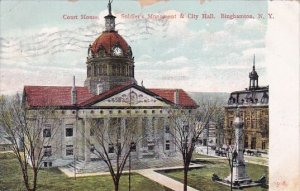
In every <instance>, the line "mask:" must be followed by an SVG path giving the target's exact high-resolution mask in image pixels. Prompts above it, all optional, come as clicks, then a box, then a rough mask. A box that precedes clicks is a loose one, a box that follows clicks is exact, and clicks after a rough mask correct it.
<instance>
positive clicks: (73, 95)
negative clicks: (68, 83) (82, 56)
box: [71, 76, 77, 105]
mask: <svg viewBox="0 0 300 191" xmlns="http://www.w3.org/2000/svg"><path fill="white" fill-rule="evenodd" d="M76 102H77V91H76V86H75V76H73V86H72V89H71V104H72V105H76Z"/></svg>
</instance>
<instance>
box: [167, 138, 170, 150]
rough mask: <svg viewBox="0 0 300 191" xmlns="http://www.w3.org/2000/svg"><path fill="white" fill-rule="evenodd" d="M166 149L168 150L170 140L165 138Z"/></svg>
mask: <svg viewBox="0 0 300 191" xmlns="http://www.w3.org/2000/svg"><path fill="white" fill-rule="evenodd" d="M166 150H170V141H169V140H166Z"/></svg>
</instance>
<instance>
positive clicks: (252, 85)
mask: <svg viewBox="0 0 300 191" xmlns="http://www.w3.org/2000/svg"><path fill="white" fill-rule="evenodd" d="M249 78H250V82H249V90H253V89H257V88H258V74H257V72H256V71H255V55H254V57H253V67H252V71H251V72H250V73H249Z"/></svg>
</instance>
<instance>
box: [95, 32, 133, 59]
mask: <svg viewBox="0 0 300 191" xmlns="http://www.w3.org/2000/svg"><path fill="white" fill-rule="evenodd" d="M117 43H118V44H119V46H120V47H121V48H122V50H123V51H124V52H127V51H128V44H127V42H126V41H125V40H124V38H123V37H122V36H121V35H119V34H118V33H117V32H103V33H102V34H101V35H100V36H99V37H98V38H97V39H96V40H95V41H94V43H93V44H92V51H93V53H96V52H97V51H98V49H99V48H100V46H101V45H102V46H103V47H104V48H105V51H106V52H107V53H108V54H110V50H111V48H112V47H114V45H115V44H117Z"/></svg>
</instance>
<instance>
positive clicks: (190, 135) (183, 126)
mask: <svg viewBox="0 0 300 191" xmlns="http://www.w3.org/2000/svg"><path fill="white" fill-rule="evenodd" d="M216 108H217V102H215V101H206V102H202V103H201V104H200V106H199V108H198V109H197V110H194V111H193V110H190V109H184V108H180V107H175V108H173V109H171V110H170V111H169V116H170V119H171V121H172V125H171V131H170V133H171V135H172V137H173V142H174V144H175V146H176V147H177V148H178V149H179V152H180V153H181V155H182V159H183V167H184V168H183V171H184V180H183V184H184V188H183V190H184V191H186V190H187V182H188V180H187V178H188V171H189V166H190V163H191V160H192V156H193V152H194V149H195V144H196V143H197V142H198V141H199V139H200V135H201V133H202V131H203V129H204V128H205V127H207V125H208V124H209V121H210V119H211V117H212V115H213V114H214V112H215V111H216Z"/></svg>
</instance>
